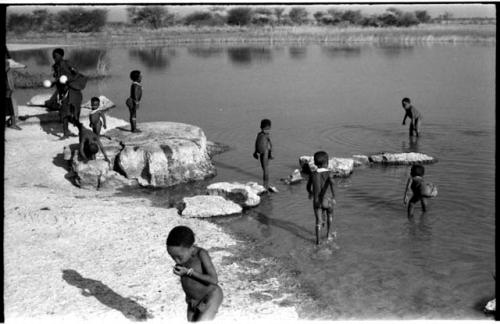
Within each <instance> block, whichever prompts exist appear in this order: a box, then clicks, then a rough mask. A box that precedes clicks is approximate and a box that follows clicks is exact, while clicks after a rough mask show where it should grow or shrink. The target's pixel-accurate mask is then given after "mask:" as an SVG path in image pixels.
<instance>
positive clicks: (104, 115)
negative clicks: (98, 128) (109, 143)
mask: <svg viewBox="0 0 500 324" xmlns="http://www.w3.org/2000/svg"><path fill="white" fill-rule="evenodd" d="M101 117H102V126H103V127H104V129H106V114H105V113H104V112H101Z"/></svg>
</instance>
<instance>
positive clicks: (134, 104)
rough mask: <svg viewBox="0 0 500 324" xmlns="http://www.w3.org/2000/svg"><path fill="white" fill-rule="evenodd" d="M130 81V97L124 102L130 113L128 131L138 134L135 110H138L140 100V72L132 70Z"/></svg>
mask: <svg viewBox="0 0 500 324" xmlns="http://www.w3.org/2000/svg"><path fill="white" fill-rule="evenodd" d="M130 80H132V84H131V85H130V96H129V97H128V98H127V101H126V102H125V103H126V105H127V107H128V110H129V112H130V131H131V132H132V133H140V132H141V130H140V129H138V128H137V110H138V109H139V103H140V101H141V98H142V84H141V81H142V76H141V71H139V70H133V71H132V72H130Z"/></svg>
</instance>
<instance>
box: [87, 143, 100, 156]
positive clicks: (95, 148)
mask: <svg viewBox="0 0 500 324" xmlns="http://www.w3.org/2000/svg"><path fill="white" fill-rule="evenodd" d="M89 152H90V154H97V152H99V146H97V144H96V143H90V144H89Z"/></svg>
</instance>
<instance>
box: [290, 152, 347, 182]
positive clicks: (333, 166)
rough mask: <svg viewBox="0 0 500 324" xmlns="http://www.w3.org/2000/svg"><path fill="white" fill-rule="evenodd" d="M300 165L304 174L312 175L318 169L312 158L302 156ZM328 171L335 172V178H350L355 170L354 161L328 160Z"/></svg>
mask: <svg viewBox="0 0 500 324" xmlns="http://www.w3.org/2000/svg"><path fill="white" fill-rule="evenodd" d="M299 164H300V167H301V169H302V172H304V173H307V174H309V173H311V171H315V170H316V169H317V167H316V165H315V164H314V158H313V157H312V156H301V157H300V158H299ZM328 169H330V170H332V171H333V175H334V176H335V177H348V176H350V175H351V173H352V171H353V169H354V160H353V159H349V158H335V157H334V158H331V159H330V160H328Z"/></svg>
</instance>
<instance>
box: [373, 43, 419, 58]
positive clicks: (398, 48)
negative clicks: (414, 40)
mask: <svg viewBox="0 0 500 324" xmlns="http://www.w3.org/2000/svg"><path fill="white" fill-rule="evenodd" d="M378 48H379V49H380V51H381V53H382V54H384V55H385V56H387V57H388V58H393V57H396V56H400V55H402V54H404V55H410V54H412V53H413V49H414V46H413V45H402V44H394V45H384V46H380V47H378Z"/></svg>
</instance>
